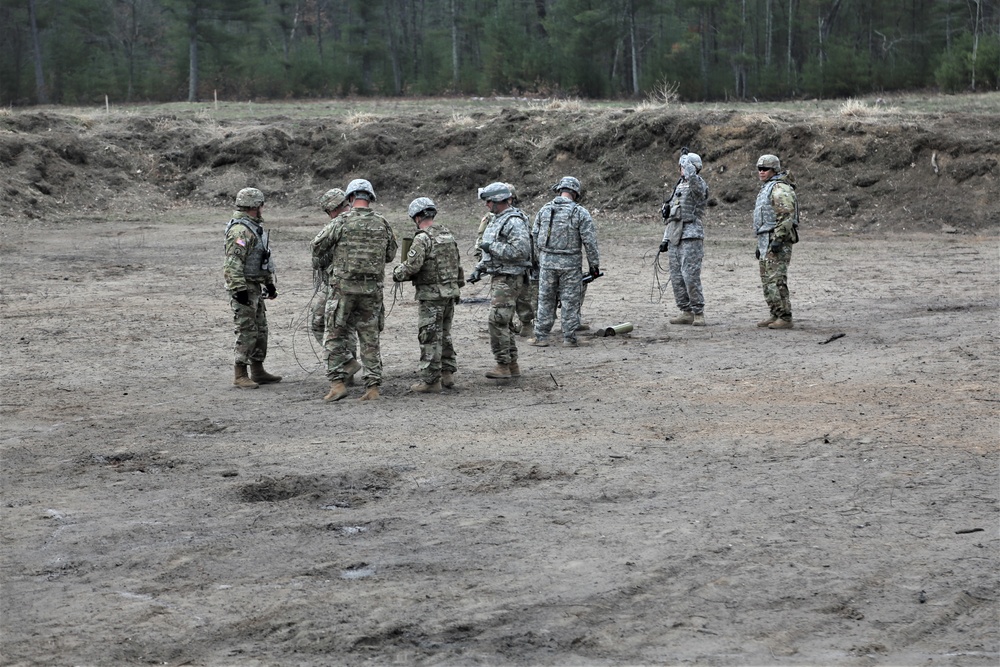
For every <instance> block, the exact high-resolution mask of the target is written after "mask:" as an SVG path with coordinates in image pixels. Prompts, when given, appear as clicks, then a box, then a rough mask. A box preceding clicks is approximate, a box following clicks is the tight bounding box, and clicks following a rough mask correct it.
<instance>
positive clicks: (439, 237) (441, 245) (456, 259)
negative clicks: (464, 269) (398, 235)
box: [413, 225, 462, 286]
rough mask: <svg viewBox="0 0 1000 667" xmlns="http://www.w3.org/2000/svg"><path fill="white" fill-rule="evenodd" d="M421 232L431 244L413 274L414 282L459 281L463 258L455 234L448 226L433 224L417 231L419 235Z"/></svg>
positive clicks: (443, 282)
mask: <svg viewBox="0 0 1000 667" xmlns="http://www.w3.org/2000/svg"><path fill="white" fill-rule="evenodd" d="M421 234H425V235H427V236H428V237H429V238H430V240H431V244H430V249H429V250H428V251H427V255H426V256H425V257H424V263H423V264H422V265H421V267H420V270H419V271H417V273H416V275H415V276H413V284H414V285H417V286H420V285H438V284H445V283H457V282H458V273H459V269H460V267H461V266H462V258H461V255H460V253H459V251H458V243H457V242H456V241H455V237H454V235H452V233H451V232H450V231H448V229H447V228H446V227H440V226H438V225H431V226H430V227H428V228H427V229H422V230H420V231H419V232H417V236H419V235H421ZM414 238H416V237H414Z"/></svg>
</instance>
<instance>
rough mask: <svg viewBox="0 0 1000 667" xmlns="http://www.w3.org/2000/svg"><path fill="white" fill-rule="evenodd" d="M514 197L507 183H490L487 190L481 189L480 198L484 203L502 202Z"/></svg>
mask: <svg viewBox="0 0 1000 667" xmlns="http://www.w3.org/2000/svg"><path fill="white" fill-rule="evenodd" d="M513 196H514V193H513V192H511V190H510V186H509V185H507V184H506V183H500V182H497V183H490V184H489V185H487V186H486V187H485V188H479V198H480V199H482V200H483V201H492V202H501V201H507V200H508V199H511V198H512V197H513Z"/></svg>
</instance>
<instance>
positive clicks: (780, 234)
mask: <svg viewBox="0 0 1000 667" xmlns="http://www.w3.org/2000/svg"><path fill="white" fill-rule="evenodd" d="M798 226H799V206H798V201H797V199H796V196H795V183H794V182H793V181H792V179H791V176H790V175H789V174H788V172H781V173H780V174H775V175H774V176H772V177H771V178H769V179H768V180H766V181H764V183H762V184H761V186H760V191H759V192H758V193H757V202H756V203H755V204H754V209H753V232H754V234H756V235H757V248H758V249H759V250H760V254H761V256H763V255H765V254H766V253H767V250H768V246H769V245H770V244H771V243H772V242H777V243H797V242H798V240H799V234H798V229H797V228H798Z"/></svg>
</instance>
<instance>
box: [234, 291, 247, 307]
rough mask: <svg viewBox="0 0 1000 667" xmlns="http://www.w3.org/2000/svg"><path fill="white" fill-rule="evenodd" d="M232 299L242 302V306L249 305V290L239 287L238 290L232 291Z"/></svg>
mask: <svg viewBox="0 0 1000 667" xmlns="http://www.w3.org/2000/svg"><path fill="white" fill-rule="evenodd" d="M233 300H234V301H235V302H236V303H239V304H242V305H244V306H249V305H250V292H248V291H246V290H245V289H241V290H240V291H239V292H233Z"/></svg>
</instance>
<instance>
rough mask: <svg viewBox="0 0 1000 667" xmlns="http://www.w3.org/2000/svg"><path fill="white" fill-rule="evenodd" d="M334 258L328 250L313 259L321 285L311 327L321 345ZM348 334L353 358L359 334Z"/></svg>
mask: <svg viewBox="0 0 1000 667" xmlns="http://www.w3.org/2000/svg"><path fill="white" fill-rule="evenodd" d="M327 224H328V225H329V224H330V220H327ZM332 259H333V253H332V252H327V253H326V254H325V255H324V256H322V257H319V256H316V255H313V260H312V265H313V271H314V272H315V274H314V275H315V276H316V281H317V282H318V283H319V285H318V287H317V289H316V303H314V304H313V308H312V322H311V323H310V327H309V328H310V329H311V331H312V334H313V337H314V338H315V339H316V342H317V343H319V344H320V345H323V337H324V336H325V334H326V329H327V325H328V322H327V313H326V304H327V302H328V301H329V300H330V274H329V272H328V269H329V268H330V262H331V260H332ZM332 317H333V313H330V318H331V319H332ZM347 336H348V341H347V349H348V350H350V351H351V358H352V359H353V358H356V357H355V356H354V355H355V353H356V351H357V349H358V334H357V332H355V331H353V330H352V331H348V332H347Z"/></svg>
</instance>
